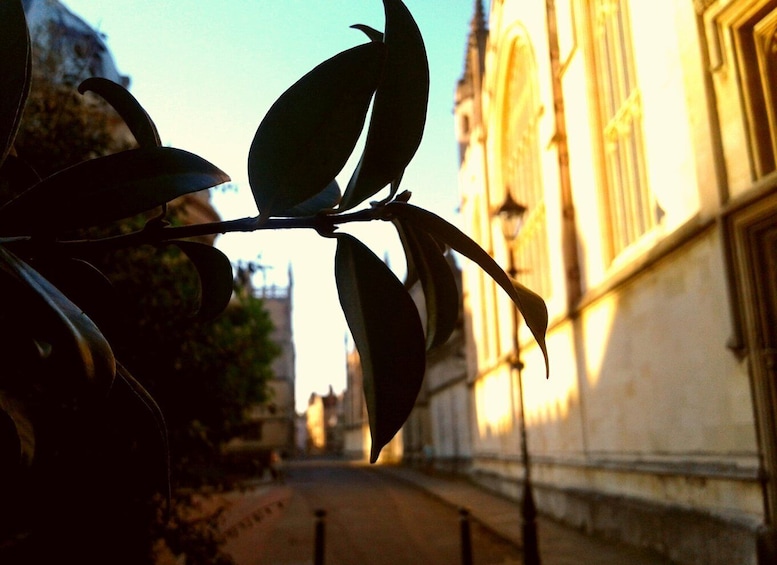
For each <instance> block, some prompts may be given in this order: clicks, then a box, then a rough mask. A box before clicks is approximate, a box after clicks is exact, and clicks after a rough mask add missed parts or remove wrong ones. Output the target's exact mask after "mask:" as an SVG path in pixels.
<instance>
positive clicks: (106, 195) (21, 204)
mask: <svg viewBox="0 0 777 565" xmlns="http://www.w3.org/2000/svg"><path fill="white" fill-rule="evenodd" d="M227 181H229V176H228V175H227V174H226V173H224V172H223V171H222V170H220V169H219V168H217V167H216V166H214V165H212V164H211V163H209V162H208V161H206V160H205V159H203V158H201V157H198V156H197V155H194V154H192V153H189V152H187V151H183V150H182V149H175V148H170V147H153V148H141V149H132V150H130V151H122V152H121V153H116V154H114V155H108V156H106V157H100V158H98V159H92V160H90V161H85V162H83V163H79V164H77V165H74V166H72V167H69V168H67V169H65V170H63V171H60V172H58V173H55V174H53V175H51V176H50V177H47V178H45V179H43V180H42V181H41V182H40V183H38V184H37V185H35V186H34V187H32V188H31V189H30V190H28V191H27V192H25V193H23V194H21V195H20V196H19V197H18V198H16V199H14V200H12V201H11V202H9V203H8V204H6V205H5V206H4V207H3V208H0V235H29V234H37V233H49V234H56V233H61V232H64V231H68V230H72V229H74V228H84V227H90V226H95V225H100V224H105V223H108V222H112V221H116V220H121V219H123V218H127V217H130V216H133V215H135V214H139V213H141V212H145V211H147V210H152V209H153V208H155V207H157V206H160V205H162V204H165V203H166V202H169V201H171V200H173V199H175V198H177V197H179V196H183V195H184V194H188V193H190V192H197V191H199V190H204V189H207V188H211V187H213V186H216V185H219V184H222V183H225V182H227Z"/></svg>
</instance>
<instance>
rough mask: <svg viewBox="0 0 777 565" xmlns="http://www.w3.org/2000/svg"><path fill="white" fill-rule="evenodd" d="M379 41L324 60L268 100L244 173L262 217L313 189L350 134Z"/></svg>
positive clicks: (366, 96)
mask: <svg viewBox="0 0 777 565" xmlns="http://www.w3.org/2000/svg"><path fill="white" fill-rule="evenodd" d="M384 54H385V47H384V45H383V44H382V43H367V44H364V45H360V46H358V47H354V48H352V49H349V50H347V51H343V52H342V53H339V54H338V55H335V56H334V57H332V58H331V59H328V60H327V61H324V62H323V63H321V64H320V65H318V66H317V67H316V68H314V69H313V70H312V71H310V72H309V73H308V74H306V75H305V76H303V77H302V78H301V79H300V80H298V81H297V82H296V83H294V84H293V85H292V86H291V87H290V88H289V89H288V90H287V91H286V92H284V93H283V94H282V95H281V97H280V98H278V100H277V101H276V102H275V104H273V106H272V107H271V108H270V111H269V112H268V113H267V115H266V116H265V118H264V120H262V123H261V124H260V125H259V128H258V129H257V131H256V136H255V137H254V141H253V143H252V144H251V149H250V152H249V155H248V178H249V181H250V184H251V190H252V191H253V194H254V199H255V201H256V205H257V207H258V208H259V213H260V215H261V216H262V217H263V218H269V217H270V216H273V215H276V214H278V213H279V212H282V211H284V210H288V209H289V208H292V207H294V206H296V205H297V204H300V203H301V202H304V201H306V200H308V199H309V198H311V197H313V196H315V195H316V194H319V193H320V192H321V191H322V190H324V189H325V188H326V186H327V185H328V184H329V183H330V182H331V181H332V179H334V178H335V177H336V176H337V174H338V173H339V172H340V171H341V170H342V168H343V166H344V165H345V163H346V161H347V160H348V158H349V157H350V155H351V153H352V152H353V148H354V146H355V145H356V142H357V141H358V138H359V135H360V134H361V131H362V128H363V127H364V121H365V119H366V115H367V110H368V109H369V104H370V100H371V99H372V95H373V93H374V92H375V88H376V86H377V84H378V80H379V78H380V72H381V69H382V67H383V60H384Z"/></svg>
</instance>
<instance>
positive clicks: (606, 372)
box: [455, 0, 777, 564]
mask: <svg viewBox="0 0 777 565" xmlns="http://www.w3.org/2000/svg"><path fill="white" fill-rule="evenodd" d="M488 8H489V9H488V11H486V7H485V6H483V5H482V2H480V1H477V2H475V15H474V17H473V20H472V29H471V33H470V37H469V42H468V45H467V50H466V53H467V55H466V63H465V69H464V73H463V76H462V79H461V81H460V83H459V85H458V88H457V89H456V99H455V119H456V128H457V136H458V143H459V147H460V156H461V165H460V189H461V211H462V218H463V222H464V224H465V226H464V230H465V231H466V232H467V233H469V234H470V235H473V237H474V238H475V239H476V240H477V241H478V242H479V243H480V244H481V245H482V246H483V247H484V248H485V249H486V250H487V251H489V252H490V253H491V254H492V256H493V257H494V258H495V259H496V260H497V261H498V262H499V263H500V264H502V265H504V266H505V267H507V265H509V261H508V257H509V255H508V254H512V257H513V258H514V260H515V262H516V263H517V265H518V278H519V280H520V281H521V282H522V283H524V284H525V285H527V286H529V287H530V288H532V289H534V290H536V291H537V292H538V293H540V294H541V295H542V296H543V297H544V298H545V300H546V302H547V305H548V310H549V316H550V326H549V329H548V335H547V343H548V349H549V353H550V363H551V368H550V378H549V379H546V378H545V366H544V362H543V359H542V356H541V352H540V350H539V348H538V347H537V345H536V343H535V342H534V341H533V340H532V339H531V337H530V335H529V332H528V330H527V328H526V327H525V325H524V324H522V323H519V324H518V327H515V326H514V325H513V323H512V316H511V308H512V307H511V305H510V303H509V302H508V300H507V299H506V297H505V296H503V294H502V293H501V291H499V289H498V288H496V287H495V285H494V284H493V283H492V282H491V281H490V279H489V278H488V277H487V276H485V275H483V274H482V273H481V272H480V271H479V269H478V268H477V266H474V265H473V264H469V263H466V264H464V265H463V267H464V273H463V288H464V299H463V300H464V308H465V333H466V339H467V353H468V355H467V360H468V361H467V379H468V382H469V386H470V387H471V391H472V397H471V406H472V411H473V414H472V420H473V428H472V467H471V476H472V477H473V478H474V479H475V480H477V481H479V482H480V483H481V484H483V485H486V486H488V487H490V488H493V489H496V490H498V491H501V492H503V493H505V494H507V495H509V496H514V497H516V498H519V497H520V493H521V487H522V483H523V481H524V478H525V477H526V466H525V465H524V458H523V457H522V454H521V449H520V444H521V442H520V430H519V427H520V426H519V422H520V418H519V417H518V416H519V415H520V414H521V412H522V413H523V415H524V416H525V422H526V431H527V440H528V442H527V445H528V452H529V456H530V457H529V468H530V470H531V475H530V476H531V477H532V482H533V486H534V492H535V497H536V501H537V505H538V508H539V511H540V512H541V513H543V514H546V515H549V516H552V517H554V518H557V519H560V520H563V521H565V522H567V523H570V524H573V525H575V526H578V527H580V528H581V529H584V530H586V531H590V532H597V533H601V534H604V535H607V536H609V537H612V538H617V539H621V540H624V541H626V542H629V543H632V544H636V545H640V546H646V547H651V548H653V549H655V550H658V551H660V552H662V553H663V554H665V555H667V556H668V557H670V558H671V559H672V560H674V561H676V562H678V563H705V564H713V563H721V564H722V563H742V564H748V563H752V564H755V563H760V564H765V563H774V562H777V557H775V553H774V547H775V545H776V542H775V517H776V516H777V417H776V416H775V413H776V412H775V406H777V378H776V376H777V375H776V374H775V354H774V352H775V351H776V350H777V348H776V347H775V345H776V344H777V331H776V330H775V328H777V324H776V323H775V321H776V320H777V282H775V281H777V277H775V272H776V270H775V268H776V267H777V245H775V241H777V237H775V234H777V105H776V104H775V102H776V101H777V98H775V97H776V96H777V81H776V80H775V76H777V74H775V66H776V65H777V56H776V55H775V53H777V48H775V44H776V42H775V39H776V38H777V2H775V1H774V0H698V1H691V0H654V1H651V2H642V1H639V0H544V1H540V0H521V1H518V0H493V1H492V2H491V3H490V6H488ZM508 193H509V194H510V195H511V196H512V198H513V199H514V200H515V201H517V202H519V203H520V204H521V205H522V206H523V207H525V213H524V215H523V218H522V219H523V223H522V227H521V229H520V232H519V233H518V236H517V238H516V239H515V240H514V241H512V242H510V241H508V240H506V239H505V237H504V236H503V235H502V232H501V230H500V226H499V221H498V219H497V218H496V211H497V210H498V209H499V207H500V205H501V204H502V203H503V202H504V201H505V198H506V195H507V194H508ZM515 332H517V334H518V342H519V350H520V358H521V361H522V362H523V370H522V372H521V373H520V374H518V373H517V372H516V371H513V370H511V366H510V364H509V363H508V361H509V359H510V358H511V353H512V351H513V347H514V346H513V337H514V335H515ZM521 385H522V386H521Z"/></svg>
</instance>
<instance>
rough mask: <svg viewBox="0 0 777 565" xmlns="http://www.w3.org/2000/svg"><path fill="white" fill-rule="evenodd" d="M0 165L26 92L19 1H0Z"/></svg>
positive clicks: (25, 37) (26, 48)
mask: <svg viewBox="0 0 777 565" xmlns="http://www.w3.org/2000/svg"><path fill="white" fill-rule="evenodd" d="M0 22H2V23H1V24H0V27H2V33H0V164H2V162H3V161H4V160H5V158H6V156H7V155H8V151H9V150H10V149H11V146H12V145H13V140H14V138H15V137H16V131H17V130H18V129H19V121H20V120H21V118H22V111H23V110H24V103H25V101H26V100H27V95H28V94H29V92H30V78H31V72H30V69H31V58H30V34H29V31H28V30H27V19H26V18H25V17H24V8H23V7H22V3H21V1H20V0H3V1H2V2H0Z"/></svg>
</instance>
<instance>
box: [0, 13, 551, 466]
mask: <svg viewBox="0 0 777 565" xmlns="http://www.w3.org/2000/svg"><path fill="white" fill-rule="evenodd" d="M382 1H383V5H384V11H385V28H384V30H383V31H382V32H381V31H377V30H375V29H373V28H371V27H369V26H366V25H362V24H358V25H356V26H354V27H355V28H356V29H358V30H361V31H362V32H364V34H365V35H366V37H367V41H366V42H364V43H361V44H359V45H357V46H355V47H353V48H351V49H347V50H345V51H343V52H341V53H338V54H336V55H334V56H333V57H331V58H329V59H327V60H325V61H324V62H322V63H321V64H320V65H318V66H317V67H315V68H314V69H312V70H311V71H310V72H309V73H307V74H306V75H304V76H303V77H301V78H300V79H299V80H298V81H297V82H296V83H294V84H293V85H291V86H290V87H289V89H288V90H287V91H286V92H285V93H284V94H282V95H281V96H280V98H279V99H278V100H277V101H276V103H275V104H274V105H273V106H272V107H271V108H270V109H269V111H268V112H267V114H266V115H265V117H264V118H263V119H262V121H261V123H260V124H259V126H258V128H257V131H256V135H255V137H254V139H253V142H252V144H251V146H250V148H249V151H248V163H247V165H248V172H249V183H250V189H251V192H252V194H253V196H254V200H255V202H256V205H257V208H258V211H259V215H258V216H256V217H253V218H241V219H236V220H228V221H224V222H217V223H213V224H199V225H176V223H175V222H174V221H171V218H170V216H169V214H168V212H169V204H170V203H171V202H172V201H174V200H175V199H176V198H178V197H181V196H184V195H187V194H192V193H195V192H198V191H201V190H207V189H210V188H212V187H215V186H218V185H221V184H223V183H225V182H228V181H229V176H228V175H227V174H226V173H225V172H223V171H221V170H220V169H219V168H218V167H216V166H215V165H213V164H212V163H209V162H207V161H206V160H204V159H202V158H201V157H199V156H197V155H194V154H191V153H188V152H186V151H183V150H181V149H177V148H172V147H162V145H161V142H160V136H159V133H158V132H157V128H156V126H155V124H154V122H153V121H152V119H151V117H150V116H149V115H148V114H147V113H146V111H145V110H144V109H143V107H142V106H141V105H140V103H139V102H138V101H137V100H136V99H135V98H134V97H133V96H132V95H131V94H130V93H129V92H128V91H127V90H126V89H124V88H123V87H121V86H120V85H117V84H115V83H112V82H110V81H108V80H106V79H100V78H92V79H88V80H87V81H85V82H83V83H82V84H81V85H80V87H79V90H80V91H81V92H82V93H85V92H87V91H88V92H91V93H93V94H95V95H97V96H99V97H101V98H102V99H104V100H105V101H106V102H107V103H108V104H109V105H110V106H112V107H113V108H114V109H115V111H116V113H117V114H118V116H120V117H121V119H122V120H123V122H124V123H125V124H126V126H127V127H128V129H129V131H130V132H131V133H132V135H133V136H134V138H135V140H136V142H137V147H136V148H132V149H126V150H122V151H118V152H116V153H112V154H109V155H106V156H98V157H95V158H92V159H88V160H85V161H82V162H79V163H77V164H74V165H71V166H68V167H66V168H64V169H61V170H55V171H52V172H50V173H48V172H47V174H45V175H43V176H42V178H41V177H40V176H39V175H38V173H37V171H34V170H32V169H31V168H30V167H29V165H28V164H26V163H25V162H24V161H23V160H22V159H20V158H19V157H18V156H17V155H16V154H15V150H14V149H13V147H14V140H15V137H16V133H17V131H18V129H19V123H20V120H21V119H22V114H23V108H24V105H25V103H26V101H27V98H28V93H29V87H30V80H31V70H30V69H31V67H30V42H29V35H28V32H27V27H26V24H25V20H24V12H23V10H22V6H21V2H20V1H19V0H9V1H6V2H2V3H0V21H3V22H4V28H5V29H4V34H3V35H2V36H0V179H2V182H3V183H4V184H5V185H7V187H8V188H9V190H11V192H12V193H14V194H18V195H17V196H15V197H14V198H13V199H11V200H9V201H8V202H6V203H5V204H4V205H2V207H0V285H2V289H3V292H2V293H0V323H2V324H3V325H4V326H5V327H8V328H13V332H12V333H13V335H12V337H11V338H9V339H8V340H7V341H6V342H5V343H4V344H3V347H4V349H5V353H7V354H8V355H7V359H9V361H8V362H7V363H8V365H9V369H8V370H7V371H6V372H4V373H3V376H2V377H0V416H1V417H2V422H1V423H0V426H2V439H3V444H2V446H1V447H2V449H3V450H4V453H3V456H4V460H5V461H14V467H13V469H14V472H17V473H21V474H23V473H24V472H25V470H28V469H29V468H30V466H31V465H32V463H33V462H35V461H38V460H40V458H41V457H42V452H41V450H40V441H39V440H40V433H39V430H38V429H37V428H36V419H35V417H34V415H33V412H34V410H33V408H34V407H35V406H36V404H35V402H37V400H35V401H30V399H31V398H32V399H37V398H38V397H39V396H40V395H41V394H42V395H43V396H45V397H46V398H49V399H52V398H53V399H55V400H54V401H55V402H58V403H60V404H68V405H70V406H72V407H74V409H75V408H77V409H78V410H80V412H79V413H88V411H89V410H99V409H100V406H101V405H102V403H103V402H104V400H105V398H106V397H107V396H108V395H109V394H111V392H112V391H114V390H115V389H117V388H121V389H125V390H128V391H131V393H132V394H133V395H134V397H135V399H136V400H137V401H140V402H141V403H142V404H143V405H144V406H145V407H146V408H147V411H148V412H147V413H148V414H149V422H152V423H153V424H154V425H156V426H158V427H159V428H161V429H163V430H164V429H165V425H164V417H163V412H162V411H161V410H160V408H159V405H158V403H157V400H155V399H154V397H153V396H152V394H151V393H150V392H149V390H147V389H146V387H144V386H142V385H141V384H140V382H139V381H138V380H136V379H135V378H134V377H132V375H131V373H130V371H129V368H128V364H129V363H128V362H125V357H124V355H128V356H129V357H131V352H121V355H119V353H120V352H119V350H118V348H117V347H116V346H115V345H114V340H113V338H112V330H110V327H111V323H112V319H113V318H115V317H114V316H106V315H104V312H105V311H106V310H105V296H106V295H110V292H108V291H105V288H106V287H105V281H104V277H103V275H102V272H101V270H100V269H98V268H97V267H96V266H95V259H94V257H95V256H100V255H102V254H104V253H105V252H106V251H116V250H119V249H126V248H141V247H142V246H151V247H152V248H153V249H158V248H160V247H171V246H172V247H173V248H176V249H177V250H178V251H179V252H178V254H174V255H172V256H169V255H168V256H165V257H168V259H165V260H170V261H172V263H171V264H170V265H169V267H170V268H171V270H170V271H169V272H171V273H179V272H182V264H183V263H179V261H181V260H183V262H184V263H186V264H187V265H188V266H189V267H190V268H191V269H192V272H193V273H194V274H195V276H194V278H195V279H196V283H195V284H194V285H193V287H194V288H195V289H196V290H195V292H194V295H195V296H194V301H195V303H196V306H197V315H198V316H200V317H204V318H213V317H215V316H217V315H218V314H219V313H221V312H223V311H224V310H225V309H227V305H228V304H229V300H230V297H231V296H232V272H231V268H230V263H229V260H228V259H227V258H226V257H224V256H223V254H221V252H220V251H218V250H217V249H215V248H213V247H212V246H210V245H207V244H204V243H201V242H199V241H198V240H197V239H196V238H197V237H200V236H204V235H212V234H216V233H223V232H228V231H255V230H262V229H289V228H305V229H314V230H316V231H317V232H318V233H319V234H320V235H321V236H322V237H326V238H331V239H333V241H334V244H335V245H336V254H335V261H334V273H335V279H336V283H337V288H338V296H339V300H340V304H341V306H342V309H343V312H344V314H345V317H346V320H347V322H348V325H349V328H350V331H351V333H352V335H353V337H354V341H355V343H356V347H357V349H358V350H359V354H360V358H361V363H362V371H363V375H364V392H365V396H366V401H367V409H368V415H369V423H370V430H371V435H372V442H373V444H372V452H371V460H372V461H375V460H377V458H378V456H379V454H380V451H381V449H382V448H383V447H384V446H385V444H386V443H387V442H388V441H390V439H391V438H392V437H393V436H394V435H395V434H396V432H397V431H398V430H399V429H400V427H401V426H402V424H403V423H404V421H405V420H406V418H407V416H408V415H409V413H410V411H411V409H412V407H413V405H414V403H415V399H416V396H417V394H418V391H419V389H420V387H421V383H422V380H423V375H424V369H425V365H426V354H427V351H429V350H431V349H434V348H436V347H438V346H440V345H441V344H444V343H445V342H446V341H447V339H448V338H449V337H450V335H451V332H452V331H453V329H454V327H455V322H456V319H457V317H458V303H459V301H458V296H457V291H456V285H455V282H454V278H453V274H452V272H451V271H450V269H449V268H448V264H447V262H446V261H445V258H444V255H445V253H446V251H447V250H448V249H453V250H455V251H457V252H459V253H460V254H462V255H464V256H466V257H468V258H470V259H472V260H473V261H475V262H476V263H478V264H479V265H480V266H481V267H482V268H483V269H484V270H485V271H486V272H487V273H488V274H489V275H490V276H491V277H492V278H493V279H494V280H495V281H496V282H497V283H498V284H499V285H500V286H501V287H502V288H503V289H504V291H505V292H506V293H507V294H508V295H509V296H510V298H511V299H512V300H513V302H514V303H515V305H516V306H517V307H518V308H519V310H520V311H521V312H522V314H523V316H524V319H525V320H526V322H527V325H528V327H529V328H530V330H531V331H532V333H533V335H534V336H535V338H536V339H537V341H538V343H539V346H540V347H541V349H542V351H543V353H544V354H545V359H546V363H547V353H546V349H545V341H544V336H545V331H546V328H547V322H548V318H547V310H546V308H545V304H544V302H543V301H542V299H541V298H540V297H539V296H537V295H536V294H535V293H533V292H532V291H531V290H529V289H527V288H525V287H523V286H521V285H520V284H518V283H517V282H515V281H513V280H511V279H510V278H509V277H508V276H507V274H505V272H504V271H503V270H502V269H501V268H500V267H499V266H498V265H497V264H496V263H495V262H494V260H493V259H492V258H491V257H490V256H489V255H488V253H486V252H485V251H484V250H483V249H482V248H480V247H479V246H478V245H477V244H476V243H475V242H474V241H473V240H471V239H470V238H469V237H468V236H466V235H465V234H464V233H463V232H461V231H460V230H458V229H457V228H456V227H455V226H453V225H451V224H450V223H448V222H446V221H445V220H443V219H441V218H440V217H439V216H437V215H435V214H433V213H431V212H428V211H426V210H423V209H421V208H418V207H415V206H413V205H412V204H410V203H409V200H410V196H411V195H410V193H409V192H407V191H400V190H399V189H400V185H401V182H402V178H403V175H404V172H405V169H406V168H407V166H408V165H409V163H410V161H411V160H412V158H413V156H414V155H415V153H416V151H417V149H418V147H419V145H420V143H421V139H422V135H423V130H424V126H425V119H426V111H427V104H428V94H429V69H428V62H427V57H426V51H425V47H424V42H423V37H422V35H421V32H420V31H419V29H418V26H417V24H416V22H415V20H414V19H413V16H412V14H411V13H410V12H409V11H408V9H407V7H406V6H405V4H404V3H403V2H402V1H401V0H382ZM368 116H369V120H368V119H367V117H368ZM365 128H366V136H365V139H366V141H365V144H364V147H363V149H362V153H361V157H360V159H359V161H358V165H357V166H356V168H355V170H354V171H353V172H352V174H351V176H350V179H349V181H348V184H347V185H346V186H345V188H344V190H342V191H341V189H340V187H339V186H338V183H337V181H336V177H338V175H339V174H340V172H341V170H342V168H343V167H344V166H345V164H346V163H347V162H348V159H349V157H350V156H351V154H352V153H353V151H354V150H355V148H356V146H357V141H358V140H359V139H360V137H361V136H362V134H363V133H365ZM386 189H387V190H388V194H387V195H386V196H385V197H384V198H383V199H381V200H376V201H372V200H371V199H372V198H375V197H376V195H378V194H379V193H380V192H381V191H384V190H386ZM127 218H136V219H137V221H139V222H141V226H140V227H139V228H138V229H134V230H131V231H129V232H125V231H120V232H118V233H112V232H110V231H107V232H106V231H104V230H106V229H108V228H106V226H110V225H112V224H114V223H115V222H117V221H121V220H126V219H127ZM365 221H366V222H369V221H387V222H390V223H391V224H392V225H393V226H395V228H396V230H397V232H398V237H399V238H400V241H401V242H402V245H403V247H404V249H405V252H406V256H407V262H408V273H409V274H410V278H409V280H408V281H406V283H414V282H416V281H417V282H419V283H420V284H421V286H422V288H423V294H424V298H425V302H426V304H425V306H426V307H425V311H426V317H427V319H426V323H425V324H423V323H422V321H421V319H420V315H419V312H418V310H417V308H416V306H415V304H414V303H413V301H412V299H411V298H410V295H409V293H408V288H407V286H408V285H407V284H406V283H404V282H402V281H400V280H398V279H397V278H396V276H395V275H394V274H393V273H392V272H391V271H390V270H389V269H388V267H387V266H386V265H385V264H384V263H383V262H382V261H381V260H380V259H379V258H378V257H377V256H376V255H375V254H374V253H373V252H372V251H371V250H370V249H369V248H368V247H367V246H366V245H364V244H363V243H362V242H361V241H359V240H358V239H357V238H356V237H354V236H353V235H350V234H348V233H346V232H345V231H342V229H341V227H342V226H343V225H347V224H349V223H351V222H365ZM125 225H127V224H125ZM85 233H86V234H88V235H87V236H86V237H85V236H84V234H85ZM170 257H173V258H170ZM163 266H164V265H162V266H159V265H157V266H156V267H155V272H160V271H159V269H161V267H163ZM103 268H104V267H103ZM162 270H163V269H162ZM121 271H122V267H121V266H118V267H117V273H120V272H121ZM115 274H116V273H114V275H115ZM135 274H137V272H136V273H135ZM144 283H145V284H146V285H147V287H148V289H149V291H148V300H149V301H150V303H152V304H154V306H160V304H158V302H159V301H160V300H162V298H161V297H162V296H163V295H164V293H159V292H158V291H159V289H160V287H163V286H165V284H166V283H165V282H163V281H162V280H160V279H154V278H153V277H149V278H148V279H147V280H145V281H144ZM188 288H189V290H191V288H192V287H188ZM184 294H186V292H184ZM168 298H170V297H169V296H168ZM183 298H185V297H183ZM165 300H167V298H165ZM155 301H156V302H157V303H154V302H155ZM163 306H164V304H163ZM228 312H229V310H227V319H229V314H228ZM424 328H426V330H424ZM119 330H120V328H119ZM213 339H217V338H213ZM148 345H149V344H144V345H143V346H148ZM216 349H217V348H216ZM197 355H198V353H197V352H196V351H193V350H192V351H185V352H184V353H183V354H182V355H181V357H179V358H177V359H175V360H174V361H173V363H174V364H181V365H182V366H186V367H187V368H191V369H192V370H194V367H195V366H196V365H197V364H198V363H197V361H198V358H197ZM118 359H122V361H121V362H120V361H119V360H118ZM30 369H33V370H32V371H31V370H30ZM132 369H133V370H134V369H135V368H134V367H132ZM137 370H138V374H140V371H143V372H145V371H149V372H151V371H152V370H153V368H152V367H147V366H139V367H138V369H137ZM30 375H35V377H34V378H30ZM235 386H240V383H239V379H235ZM175 400H177V401H179V402H181V401H185V399H175ZM172 402H173V401H170V403H168V402H165V404H166V405H168V406H169V404H171V403H172ZM200 408H203V409H207V407H206V406H204V407H200ZM6 455H7V457H6Z"/></svg>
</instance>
